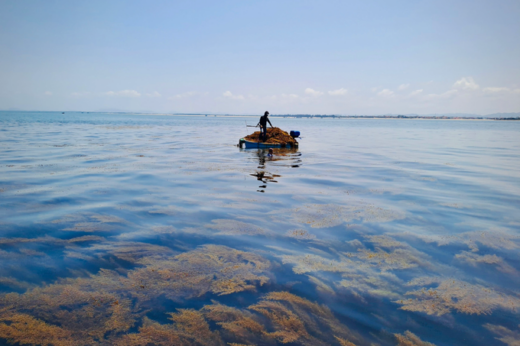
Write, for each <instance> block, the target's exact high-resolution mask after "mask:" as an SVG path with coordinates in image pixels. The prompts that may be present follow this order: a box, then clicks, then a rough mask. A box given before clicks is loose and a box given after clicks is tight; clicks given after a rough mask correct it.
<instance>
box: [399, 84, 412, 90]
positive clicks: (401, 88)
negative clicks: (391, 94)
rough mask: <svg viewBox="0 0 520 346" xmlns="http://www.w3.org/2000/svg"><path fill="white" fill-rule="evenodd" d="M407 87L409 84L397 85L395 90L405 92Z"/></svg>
mask: <svg viewBox="0 0 520 346" xmlns="http://www.w3.org/2000/svg"><path fill="white" fill-rule="evenodd" d="M409 86H410V84H401V85H399V88H397V90H406V89H408V87H409Z"/></svg>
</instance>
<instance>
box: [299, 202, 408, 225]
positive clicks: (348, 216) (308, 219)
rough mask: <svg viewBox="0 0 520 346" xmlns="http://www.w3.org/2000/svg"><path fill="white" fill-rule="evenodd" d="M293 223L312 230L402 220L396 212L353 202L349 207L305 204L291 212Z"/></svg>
mask: <svg viewBox="0 0 520 346" xmlns="http://www.w3.org/2000/svg"><path fill="white" fill-rule="evenodd" d="M291 216H292V218H293V220H294V221H296V222H299V223H305V224H309V225H310V226H311V227H313V228H328V227H334V226H338V225H341V224H343V223H344V222H351V221H354V220H363V221H364V222H388V221H393V220H398V219H403V218H404V214H403V213H402V212H400V211H398V210H390V209H383V208H380V207H376V206H374V205H371V204H368V203H365V202H353V203H352V204H350V205H345V206H340V205H335V204H306V205H304V206H303V207H301V208H296V209H293V210H292V211H291Z"/></svg>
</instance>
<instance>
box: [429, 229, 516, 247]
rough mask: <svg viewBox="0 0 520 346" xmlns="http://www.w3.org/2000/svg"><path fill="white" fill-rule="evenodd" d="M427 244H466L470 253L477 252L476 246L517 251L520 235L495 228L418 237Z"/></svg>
mask: <svg viewBox="0 0 520 346" xmlns="http://www.w3.org/2000/svg"><path fill="white" fill-rule="evenodd" d="M419 238H420V239H422V240H423V241H425V242H427V243H434V242H435V243H437V245H439V246H443V245H448V244H453V243H462V244H466V245H467V246H468V247H469V248H470V249H471V251H473V252H478V251H479V247H478V244H481V245H483V246H486V247H489V248H492V249H495V250H498V249H505V250H518V249H520V235H518V234H515V233H512V232H510V230H509V229H506V228H496V229H490V230H486V231H472V232H464V233H461V234H457V235H447V236H438V235H432V236H419Z"/></svg>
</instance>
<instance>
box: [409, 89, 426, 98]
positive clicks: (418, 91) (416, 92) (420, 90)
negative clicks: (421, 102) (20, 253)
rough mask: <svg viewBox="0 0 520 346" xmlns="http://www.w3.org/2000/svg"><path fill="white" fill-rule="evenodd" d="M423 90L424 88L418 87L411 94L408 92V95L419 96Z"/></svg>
mask: <svg viewBox="0 0 520 346" xmlns="http://www.w3.org/2000/svg"><path fill="white" fill-rule="evenodd" d="M422 92H423V89H417V90H415V91H412V92H411V93H410V94H408V97H414V96H417V95H419V94H420V93H422Z"/></svg>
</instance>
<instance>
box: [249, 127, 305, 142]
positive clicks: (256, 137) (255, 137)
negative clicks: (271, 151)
mask: <svg viewBox="0 0 520 346" xmlns="http://www.w3.org/2000/svg"><path fill="white" fill-rule="evenodd" d="M261 134H262V133H261V132H260V131H256V132H254V133H252V134H250V135H248V136H246V137H244V139H245V140H246V141H250V142H262V137H261ZM263 143H267V144H296V143H297V142H296V140H295V139H294V138H292V137H291V135H290V134H288V133H287V132H285V131H284V130H282V129H280V128H278V127H271V128H267V138H266V140H265V142H263Z"/></svg>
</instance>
